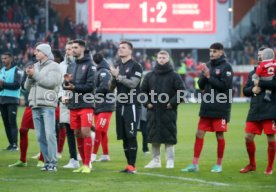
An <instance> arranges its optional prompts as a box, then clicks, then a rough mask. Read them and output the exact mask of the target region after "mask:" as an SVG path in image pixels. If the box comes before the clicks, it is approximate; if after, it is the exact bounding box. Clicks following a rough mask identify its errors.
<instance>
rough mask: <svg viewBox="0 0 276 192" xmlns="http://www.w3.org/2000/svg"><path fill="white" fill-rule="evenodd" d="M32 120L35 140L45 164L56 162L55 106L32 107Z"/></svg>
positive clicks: (54, 163)
mask: <svg viewBox="0 0 276 192" xmlns="http://www.w3.org/2000/svg"><path fill="white" fill-rule="evenodd" d="M32 112H33V121H34V127H35V133H36V137H37V141H38V143H39V146H40V150H41V152H42V154H43V157H44V161H45V165H50V164H51V165H56V163H57V139H56V130H55V127H56V126H55V124H56V117H55V108H53V107H39V108H33V109H32Z"/></svg>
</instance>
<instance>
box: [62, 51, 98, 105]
mask: <svg viewBox="0 0 276 192" xmlns="http://www.w3.org/2000/svg"><path fill="white" fill-rule="evenodd" d="M68 70H72V71H68ZM68 70H67V72H68V73H71V74H72V75H73V80H72V82H71V83H72V84H73V85H74V86H75V89H74V90H73V91H72V94H73V96H71V97H70V99H69V104H68V108H69V109H81V108H94V91H95V76H96V67H95V66H94V65H93V64H92V61H91V57H90V55H89V53H85V55H84V57H83V58H82V59H79V60H76V64H75V65H73V67H72V69H70V68H68ZM63 88H64V87H63ZM64 90H66V88H64Z"/></svg>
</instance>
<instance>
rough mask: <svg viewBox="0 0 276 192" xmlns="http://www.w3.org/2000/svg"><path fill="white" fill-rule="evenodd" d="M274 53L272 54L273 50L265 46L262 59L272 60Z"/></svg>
mask: <svg viewBox="0 0 276 192" xmlns="http://www.w3.org/2000/svg"><path fill="white" fill-rule="evenodd" d="M274 57H275V55H274V51H273V50H272V49H270V48H266V49H264V50H263V51H262V56H261V58H262V61H265V60H272V59H274Z"/></svg>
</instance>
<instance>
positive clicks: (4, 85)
mask: <svg viewBox="0 0 276 192" xmlns="http://www.w3.org/2000/svg"><path fill="white" fill-rule="evenodd" d="M1 61H2V63H3V67H2V69H1V71H0V110H1V116H2V119H3V122H4V126H5V131H6V135H7V138H8V141H9V145H8V147H7V148H6V150H8V151H16V150H18V148H17V135H18V128H17V123H16V117H17V108H18V104H19V96H20V83H21V75H20V73H19V69H18V68H17V66H16V65H15V64H14V63H13V55H12V54H11V53H10V52H5V53H3V54H2V55H1Z"/></svg>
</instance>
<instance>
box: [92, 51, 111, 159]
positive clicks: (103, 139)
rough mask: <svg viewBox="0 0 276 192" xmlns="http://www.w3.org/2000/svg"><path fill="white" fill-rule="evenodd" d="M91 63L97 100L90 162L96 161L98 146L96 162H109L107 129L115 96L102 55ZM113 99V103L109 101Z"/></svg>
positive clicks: (94, 56)
mask: <svg viewBox="0 0 276 192" xmlns="http://www.w3.org/2000/svg"><path fill="white" fill-rule="evenodd" d="M93 61H94V62H95V63H96V65H97V73H96V91H95V94H96V96H97V99H96V101H95V111H94V114H95V117H94V122H95V132H96V137H95V142H94V149H93V153H92V162H93V161H96V158H97V153H98V149H99V146H100V145H101V146H102V152H103V154H102V156H101V157H100V158H99V159H98V161H110V157H109V150H108V129H109V124H110V120H111V116H112V112H113V111H114V110H115V94H114V92H113V89H111V81H112V75H111V73H110V69H109V65H108V63H107V62H106V60H105V59H104V57H103V55H102V54H100V53H96V54H94V55H93ZM110 98H113V101H112V100H111V99H110Z"/></svg>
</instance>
